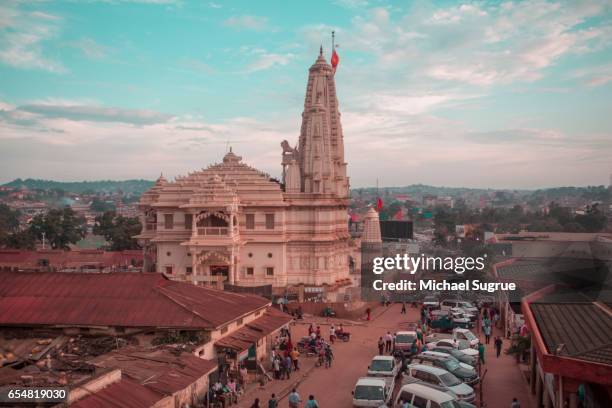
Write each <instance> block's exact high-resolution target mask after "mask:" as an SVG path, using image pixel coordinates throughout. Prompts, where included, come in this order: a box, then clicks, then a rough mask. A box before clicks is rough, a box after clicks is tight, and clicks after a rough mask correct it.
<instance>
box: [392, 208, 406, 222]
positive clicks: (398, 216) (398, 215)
mask: <svg viewBox="0 0 612 408" xmlns="http://www.w3.org/2000/svg"><path fill="white" fill-rule="evenodd" d="M393 218H394V219H396V220H398V221H401V220H403V219H404V212H403V211H402V209H401V208H400V209H399V210H397V212H396V213H395V215H394V216H393Z"/></svg>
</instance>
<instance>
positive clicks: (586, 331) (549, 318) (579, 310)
mask: <svg viewBox="0 0 612 408" xmlns="http://www.w3.org/2000/svg"><path fill="white" fill-rule="evenodd" d="M530 307H531V310H532V311H533V315H534V317H535V319H536V322H537V325H538V330H539V331H540V333H541V335H542V338H543V339H544V343H546V348H547V349H548V352H549V353H551V354H555V352H556V350H557V348H559V355H561V356H565V357H572V358H576V359H580V360H587V361H593V362H596V363H602V364H612V339H611V338H610V333H612V314H611V313H610V312H609V311H607V310H604V308H605V306H603V305H601V306H599V305H597V304H594V303H531V304H530Z"/></svg>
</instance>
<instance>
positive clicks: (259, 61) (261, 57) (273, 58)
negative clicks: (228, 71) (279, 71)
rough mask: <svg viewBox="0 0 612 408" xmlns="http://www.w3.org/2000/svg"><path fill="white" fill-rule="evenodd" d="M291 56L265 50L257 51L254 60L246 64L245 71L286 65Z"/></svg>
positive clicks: (249, 71)
mask: <svg viewBox="0 0 612 408" xmlns="http://www.w3.org/2000/svg"><path fill="white" fill-rule="evenodd" d="M293 58H294V55H293V54H284V55H282V54H275V53H270V52H267V51H262V52H258V53H257V55H256V57H255V60H254V61H252V62H251V63H249V64H248V65H247V66H246V69H245V72H248V73H251V72H256V71H263V70H266V69H270V68H272V67H275V66H283V65H287V64H289V62H291V60H292V59H293Z"/></svg>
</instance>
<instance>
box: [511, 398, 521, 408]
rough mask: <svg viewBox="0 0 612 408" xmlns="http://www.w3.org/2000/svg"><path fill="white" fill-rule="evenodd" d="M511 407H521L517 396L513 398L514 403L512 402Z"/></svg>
mask: <svg viewBox="0 0 612 408" xmlns="http://www.w3.org/2000/svg"><path fill="white" fill-rule="evenodd" d="M510 408H521V404H520V403H519V402H518V400H517V399H516V398H512V404H510Z"/></svg>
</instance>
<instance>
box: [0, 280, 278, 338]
mask: <svg viewBox="0 0 612 408" xmlns="http://www.w3.org/2000/svg"><path fill="white" fill-rule="evenodd" d="M267 304H269V301H268V300H267V299H265V298H262V297H259V296H256V295H251V294H242V293H231V292H224V291H219V290H216V289H209V288H203V287H198V286H194V285H191V284H188V283H180V282H175V281H171V280H168V279H166V278H165V277H163V275H161V274H156V273H129V272H126V273H57V272H56V273H53V272H45V273H40V272H31V273H30V272H2V273H1V278H0V325H4V326H39V325H68V326H118V327H163V328H176V329H211V328H216V327H220V326H224V325H226V324H228V323H229V322H231V321H233V320H235V319H237V318H239V317H241V316H243V315H245V314H247V313H250V312H253V311H255V310H257V309H259V308H262V307H265V306H266V305H267Z"/></svg>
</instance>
